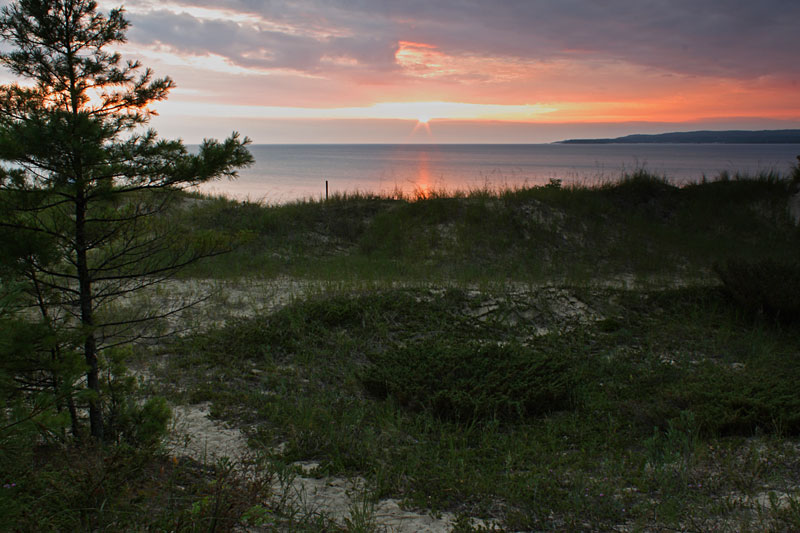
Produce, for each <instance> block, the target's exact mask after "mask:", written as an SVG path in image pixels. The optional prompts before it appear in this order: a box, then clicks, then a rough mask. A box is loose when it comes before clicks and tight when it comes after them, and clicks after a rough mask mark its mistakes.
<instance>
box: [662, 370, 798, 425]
mask: <svg viewBox="0 0 800 533" xmlns="http://www.w3.org/2000/svg"><path fill="white" fill-rule="evenodd" d="M795 374H796V373H794V372H784V371H779V370H778V369H777V368H774V367H772V366H765V367H756V368H747V367H743V368H741V369H732V368H724V367H720V366H719V365H714V364H711V363H706V364H704V365H701V366H700V367H699V368H697V369H696V371H695V372H694V373H693V375H692V376H691V377H690V378H688V379H686V380H684V381H683V382H682V383H680V384H677V383H676V384H674V385H673V386H672V387H670V390H669V391H668V394H669V396H670V397H671V398H672V399H673V401H674V402H675V403H676V404H679V405H680V406H681V407H683V408H685V409H689V410H691V411H692V412H693V413H694V415H695V419H696V421H697V423H698V426H699V428H700V430H701V431H702V432H703V433H705V434H707V435H710V436H725V435H740V436H751V435H754V434H757V433H761V434H764V433H777V434H784V435H797V434H798V433H800V395H799V394H797V376H796V375H795Z"/></svg>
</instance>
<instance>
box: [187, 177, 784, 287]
mask: <svg viewBox="0 0 800 533" xmlns="http://www.w3.org/2000/svg"><path fill="white" fill-rule="evenodd" d="M788 188H789V184H788V183H787V182H786V181H784V180H781V179H778V178H777V177H775V176H762V177H761V178H759V179H756V180H727V181H719V182H714V183H706V184H701V185H694V186H689V187H684V188H676V187H672V186H670V185H668V184H666V183H665V182H664V181H662V180H660V179H659V178H656V177H652V176H649V175H646V174H637V175H634V176H632V177H629V178H627V179H626V180H624V181H622V182H620V183H615V184H609V185H607V186H605V187H600V188H595V189H587V188H576V189H567V188H561V187H557V186H546V187H537V188H529V189H520V190H515V191H507V192H502V193H500V194H496V193H490V192H481V191H477V192H473V193H470V194H466V195H435V194H434V195H433V196H432V197H429V198H426V199H421V200H409V199H386V198H373V197H368V196H355V197H336V198H333V199H332V200H329V201H325V202H314V201H307V202H298V203H294V204H289V205H284V206H275V207H261V206H258V205H255V204H246V203H245V204H241V203H237V202H233V201H229V200H225V199H221V198H218V199H214V200H206V201H202V202H198V203H197V205H196V207H195V208H194V217H195V223H196V224H197V225H198V226H199V227H203V228H207V229H215V230H227V231H235V232H240V233H241V234H245V235H247V236H248V237H249V239H250V241H249V243H248V244H247V245H245V246H243V247H241V248H239V249H238V250H237V251H236V252H235V253H234V254H233V255H229V256H225V257H221V258H219V259H218V260H217V261H213V262H207V263H205V264H204V265H203V266H202V267H201V268H199V269H196V270H195V271H194V272H193V275H198V276H204V275H205V276H212V277H219V276H236V275H240V274H257V275H260V274H263V275H267V276H271V275H278V274H284V275H290V276H303V277H313V278H318V279H335V280H340V279H353V280H363V279H378V280H387V279H389V280H398V279H406V280H424V281H433V280H448V281H472V282H480V281H491V280H507V279H513V280H516V281H539V280H550V281H552V280H553V279H563V278H567V279H573V280H586V279H590V278H608V277H613V276H619V275H624V274H630V275H636V276H640V277H646V276H659V275H660V276H666V277H674V276H681V277H698V276H699V277H707V276H708V275H709V273H710V268H711V265H712V263H713V262H714V261H718V260H723V259H725V258H727V257H729V256H731V255H736V256H740V257H741V256H744V257H762V256H764V255H787V254H791V253H794V252H796V250H797V247H796V246H794V244H796V241H797V234H798V232H797V230H796V228H795V227H794V226H793V225H792V224H791V221H790V219H789V217H788V214H787V210H786V202H787V198H788V192H787V189H788Z"/></svg>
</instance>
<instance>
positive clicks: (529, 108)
mask: <svg viewBox="0 0 800 533" xmlns="http://www.w3.org/2000/svg"><path fill="white" fill-rule="evenodd" d="M157 108H158V109H159V110H161V111H163V112H165V113H166V112H169V113H172V114H174V115H191V116H205V117H227V118H231V117H242V118H266V119H270V118H274V119H292V118H296V119H390V120H391V119H394V120H414V121H416V122H418V123H420V124H428V123H429V122H430V121H431V120H433V119H442V120H478V121H480V120H511V121H520V122H525V121H532V120H535V119H537V118H539V117H541V116H542V115H547V114H549V113H553V112H554V111H557V109H556V108H555V107H551V106H545V105H541V104H524V105H504V104H471V103H463V102H383V103H377V104H373V105H371V106H365V107H338V108H314V107H279V106H243V105H231V104H208V103H206V102H197V103H194V102H190V101H183V102H178V101H166V102H160V103H159V104H158V105H157Z"/></svg>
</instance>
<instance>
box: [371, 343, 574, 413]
mask: <svg viewBox="0 0 800 533" xmlns="http://www.w3.org/2000/svg"><path fill="white" fill-rule="evenodd" d="M361 382H362V384H363V385H364V387H365V389H366V390H367V391H368V392H369V393H371V394H373V395H375V396H378V397H381V398H386V397H392V398H394V399H395V400H396V401H398V402H399V403H400V404H401V405H403V406H404V407H407V408H410V409H417V410H430V411H431V412H432V413H433V414H434V415H436V416H438V417H440V418H444V419H450V420H456V421H460V422H472V421H476V420H487V419H495V418H496V419H520V418H525V417H531V416H535V415H539V414H544V413H547V412H551V411H555V410H559V409H564V408H568V407H570V406H571V404H572V394H571V391H572V389H573V385H574V372H573V368H572V365H571V364H570V362H569V360H568V359H567V358H559V357H556V356H554V355H550V354H547V353H542V352H540V351H537V350H534V349H530V348H526V347H522V346H519V345H516V344H478V343H464V344H448V343H445V342H442V341H436V342H430V343H419V344H414V345H411V346H407V347H405V348H401V349H397V350H393V351H389V352H386V353H383V354H380V355H377V356H373V357H372V365H371V366H370V367H368V369H367V370H366V371H365V372H364V373H363V375H362V377H361Z"/></svg>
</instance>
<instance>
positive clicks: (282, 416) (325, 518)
mask: <svg viewBox="0 0 800 533" xmlns="http://www.w3.org/2000/svg"><path fill="white" fill-rule="evenodd" d="M793 187H794V183H793V182H792V181H790V180H788V179H781V178H779V177H777V176H761V177H758V178H755V179H721V180H718V181H713V182H706V183H700V184H697V185H691V186H687V187H683V188H676V187H673V186H671V185H669V184H668V183H666V182H665V181H664V180H662V179H660V178H657V177H653V176H648V175H646V174H644V173H637V174H636V175H634V176H630V177H628V178H626V179H625V180H622V181H620V182H618V183H611V184H607V185H603V186H600V187H597V188H591V189H587V188H575V189H568V188H563V187H561V186H560V184H559V183H558V182H553V183H551V184H549V185H546V186H543V187H537V188H530V189H520V190H514V191H504V192H500V193H490V192H488V191H479V192H474V193H471V194H453V195H451V196H447V195H444V194H442V195H434V196H433V197H430V198H418V199H415V200H412V199H402V198H401V199H396V198H395V199H389V198H378V197H369V196H363V195H358V196H354V197H336V198H334V199H332V200H329V201H327V202H311V201H309V202H298V203H294V204H289V205H284V206H261V205H255V204H249V203H239V202H233V201H230V200H225V199H221V198H206V197H199V196H189V197H185V199H184V207H183V208H182V210H181V211H180V215H179V216H180V217H182V218H183V219H184V220H183V222H182V223H183V224H187V225H191V226H192V227H195V228H198V231H205V230H207V229H211V228H216V229H217V230H219V231H225V232H228V233H231V234H238V235H240V236H243V237H242V241H243V242H244V244H243V245H242V246H241V247H240V248H239V249H238V250H236V251H234V252H233V253H231V254H228V255H226V256H221V257H218V258H212V259H211V261H210V262H208V263H205V264H200V265H198V266H197V267H195V268H194V270H193V271H191V272H189V273H188V276H189V277H190V279H187V280H186V281H185V283H191V282H192V281H193V280H192V279H191V276H201V275H203V274H204V273H208V272H209V271H217V272H219V277H220V278H221V279H227V281H228V282H230V283H234V284H237V283H238V284H245V286H246V285H247V284H248V283H253V284H255V283H256V282H258V280H264V279H267V280H269V279H273V278H274V277H276V276H282V277H281V278H280V279H283V280H297V281H302V280H312V279H314V278H318V279H322V282H323V284H322V285H321V286H319V287H320V288H318V289H313V290H312V289H309V291H308V293H307V295H306V296H300V297H298V298H296V299H293V300H289V303H288V304H284V305H282V306H280V307H279V308H277V309H276V310H274V311H264V312H262V313H249V314H248V316H246V317H242V318H236V319H229V320H227V322H225V323H223V324H221V325H218V326H207V327H200V328H196V329H192V330H189V331H187V332H185V333H184V334H183V335H182V336H180V337H177V336H176V337H172V338H167V339H162V340H161V341H160V342H159V343H158V344H156V345H154V346H143V345H142V346H136V347H135V348H134V351H133V352H131V351H130V350H128V349H121V350H117V351H112V352H109V357H110V358H109V359H108V361H104V368H107V369H108V378H109V379H108V382H107V383H108V384H107V385H106V386H105V387H106V388H105V389H104V391H105V392H104V395H105V397H106V398H107V399H108V402H109V403H108V404H107V405H108V407H107V409H108V411H107V412H108V413H109V414H108V424H109V427H113V428H115V429H114V431H113V434H114V435H116V437H115V439H114V441H113V442H110V443H109V444H107V445H106V446H105V447H103V448H94V449H93V450H92V452H91V453H81V447H80V446H78V447H76V446H75V445H66V446H65V445H64V444H62V443H61V442H60V441H61V437H59V435H61V434H60V433H58V430H57V428H59V427H63V425H64V424H65V423H66V422H65V420H62V421H61V422H58V421H57V420H49V419H47V418H46V417H44V416H39V417H38V418H35V419H33V422H32V423H31V424H20V425H18V426H14V427H4V428H2V430H0V431H1V432H0V438H2V444H3V450H4V452H3V454H2V461H0V478H2V482H3V485H4V487H3V490H2V491H0V510H2V511H3V514H4V516H8V517H11V520H12V523H15V526H16V528H17V529H19V530H22V531H29V530H30V531H32V530H40V529H43V528H44V529H61V530H65V529H95V530H101V529H128V530H139V529H148V528H149V529H157V530H174V531H226V530H231V529H234V528H236V527H241V526H244V525H249V526H251V527H261V528H263V529H264V530H267V531H272V530H277V531H323V530H326V531H381V528H380V525H379V522H380V521H379V520H377V516H376V505H377V502H378V501H379V500H382V499H384V498H394V499H397V500H399V501H401V502H402V504H403V505H404V506H406V507H407V508H409V509H417V510H420V511H421V512H434V513H435V512H443V513H444V512H446V513H452V516H454V517H455V518H454V521H453V523H452V527H453V530H454V531H479V530H495V531H520V530H555V531H562V530H586V531H597V530H614V529H617V530H630V531H657V530H722V531H725V530H729V531H739V530H751V531H762V530H772V531H793V530H796V529H798V528H800V493H798V488H797V485H796V479H797V472H798V471H799V470H800V451H798V447H797V442H798V441H797V439H798V436H800V415H799V414H798V413H800V394H798V393H797V387H796V384H797V383H798V381H800V367H799V366H798V365H797V357H798V350H799V349H800V330H799V329H798V323H797V314H796V312H795V310H796V309H797V305H798V303H797V300H798V298H800V297H799V296H798V294H800V292H799V291H796V290H792V289H791V287H794V286H796V284H797V282H796V278H797V276H798V269H797V266H796V265H797V252H798V250H800V248H798V244H800V243H798V239H799V238H800V234H798V229H797V227H796V226H795V225H794V223H793V221H792V219H791V217H790V215H789V213H788V212H787V201H788V198H789V197H790V195H791V194H793V192H794V190H793ZM382 239H388V241H386V242H384V240H382ZM12 244H13V243H12ZM9 246H10V245H9ZM561 264H563V265H568V267H567V268H566V269H564V270H563V271H559V269H558V267H559V265H561ZM4 268H5V267H4ZM276 283H277V282H276ZM14 294H15V293H14V292H13V290H9V291H6V293H4V301H9V300H13V298H14V297H15V296H14ZM253 297H256V296H253ZM284 301H285V300H284ZM154 303H155V305H159V304H158V300H157V299H156V300H155V302H154ZM0 318H2V319H3V320H6V323H9V322H8V321H9V320H11V318H10V317H9V316H7V315H6V316H4V317H0ZM29 328H34V329H29ZM14 331H15V335H13V336H9V335H4V336H2V337H0V340H2V341H3V342H2V343H0V350H4V353H22V352H18V350H19V346H21V345H26V346H30V340H31V339H34V338H35V339H37V342H40V343H46V342H47V337H46V336H41V335H37V333H36V331H35V327H34V326H26V327H19V328H17V327H16V326H14ZM26 339H28V340H27V341H26ZM34 345H35V344H34ZM45 345H46V344H45ZM15 347H16V348H15ZM14 360H15V359H13V358H11V359H8V361H14ZM22 360H23V361H24V360H26V359H22ZM27 361H30V359H27ZM126 363H129V364H135V365H136V366H137V367H140V368H141V367H143V366H144V367H145V368H147V369H148V372H149V373H150V374H151V376H152V377H151V378H150V379H149V380H148V382H147V383H146V384H145V383H143V382H137V380H134V379H133V378H131V377H129V375H128V373H127V371H126V370H125V364H126ZM16 371H17V370H15V369H14V368H13V367H10V366H8V365H7V367H4V369H3V375H4V376H11V375H13V374H14V372H16ZM143 385H144V386H143ZM4 390H11V389H8V388H6V389H4ZM158 395H161V396H164V397H166V398H167V400H168V401H169V402H170V403H171V404H173V405H180V404H190V403H198V402H210V406H211V413H212V415H213V416H214V417H216V418H219V419H224V420H226V421H227V422H228V423H230V424H233V425H236V426H237V427H239V428H240V429H241V430H242V431H243V432H244V434H245V435H246V436H247V437H248V440H249V444H250V452H249V455H248V456H247V457H246V458H243V459H241V460H238V461H235V462H231V461H224V460H223V461H220V462H196V461H194V460H191V459H188V458H175V457H173V455H172V454H174V453H175V452H173V451H171V449H170V448H168V447H164V446H162V445H159V438H160V435H161V429H160V428H163V424H164V420H165V416H167V413H168V410H169V407H168V405H167V404H165V403H164V402H163V400H161V399H159V398H158V397H157V396H158ZM14 398H15V397H13V396H8V397H7V399H8V400H11V401H10V402H9V401H7V403H6V404H5V405H6V407H7V409H14V408H15V404H14V403H13V401H14ZM148 398H151V399H150V400H147V399H148ZM17 400H18V398H17ZM32 405H35V404H32ZM27 408H28V409H30V408H31V405H27ZM5 412H7V413H9V412H11V411H8V410H7V411H5ZM8 420H11V419H8ZM47 424H50V426H48V427H52V428H55V430H56V431H53V430H48V431H45V432H42V427H44V426H43V425H47ZM59 424H61V425H59ZM42 436H45V438H44V440H43V439H42ZM32 439H33V440H35V441H37V442H39V444H37V445H36V446H33V447H31V445H30V443H31V442H32ZM308 462H311V463H313V464H314V465H318V466H316V468H314V469H313V470H312V471H311V474H306V473H303V471H302V470H301V469H300V467H299V466H298V465H302V464H308ZM301 474H302V475H306V476H309V475H310V476H332V477H335V478H341V479H350V480H353V479H358V480H362V481H360V483H361V485H359V486H360V487H361V488H360V489H358V490H359V491H360V492H358V493H357V494H354V495H353V496H352V498H353V500H352V503H351V506H350V508H349V509H348V510H347V513H346V517H345V518H344V519H335V517H334V516H333V515H330V514H327V513H326V512H324V511H319V510H314V508H313V506H312V507H303V506H300V507H298V504H297V503H296V501H294V500H292V498H291V497H290V496H291V493H292V490H293V489H292V488H291V487H293V485H292V482H293V481H292V480H294V479H296V478H297V476H299V475H301ZM34 502H36V503H34ZM34 506H35V508H36V509H37V511H36V512H31V509H32V508H33V507H34ZM142 509H146V510H147V512H144V513H143V512H141V510H142ZM479 519H480V520H483V521H484V522H478V521H477V520H479ZM482 528H483V529H482Z"/></svg>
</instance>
